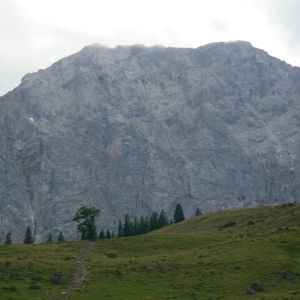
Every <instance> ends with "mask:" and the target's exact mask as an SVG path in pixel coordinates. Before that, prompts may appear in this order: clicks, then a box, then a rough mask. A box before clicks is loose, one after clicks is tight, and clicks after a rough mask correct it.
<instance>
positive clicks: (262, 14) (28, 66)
mask: <svg viewBox="0 0 300 300" xmlns="http://www.w3.org/2000/svg"><path fill="white" fill-rule="evenodd" d="M299 14H300V0H105V1H102V0H84V1H81V0H26V1H24V0H0V42H1V47H0V66H1V67H0V96H1V95H3V94H5V93H7V92H8V91H10V90H12V89H13V88H15V87H16V86H18V85H19V84H20V81H21V78H22V77H23V76H24V75H25V74H27V73H30V72H36V71H37V70H38V69H44V68H46V67H49V66H50V65H52V64H53V63H54V62H55V61H57V60H59V59H60V58H63V57H66V56H69V55H71V54H73V53H75V52H78V51H80V50H81V49H82V48H83V47H84V46H86V45H89V44H93V43H100V44H103V45H106V46H109V47H115V46H117V45H132V44H144V45H146V46H152V45H156V44H160V45H164V46H166V47H170V46H171V47H192V48H196V47H199V46H202V45H205V44H207V43H211V42H218V41H223V42H226V41H232V40H244V41H249V42H250V43H251V44H252V45H253V46H254V47H257V48H260V49H263V50H265V51H267V52H268V53H269V54H270V55H272V56H275V57H277V58H280V59H281V60H284V61H286V62H287V63H289V64H291V65H294V66H300V17H299Z"/></svg>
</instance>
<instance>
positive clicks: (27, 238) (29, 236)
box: [23, 226, 34, 244]
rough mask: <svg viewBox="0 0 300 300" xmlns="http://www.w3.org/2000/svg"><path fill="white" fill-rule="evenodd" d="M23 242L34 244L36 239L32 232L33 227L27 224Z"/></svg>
mask: <svg viewBox="0 0 300 300" xmlns="http://www.w3.org/2000/svg"><path fill="white" fill-rule="evenodd" d="M23 242H24V244H33V242H34V239H33V236H32V233H31V229H30V227H29V226H27V228H26V231H25V235H24V240H23Z"/></svg>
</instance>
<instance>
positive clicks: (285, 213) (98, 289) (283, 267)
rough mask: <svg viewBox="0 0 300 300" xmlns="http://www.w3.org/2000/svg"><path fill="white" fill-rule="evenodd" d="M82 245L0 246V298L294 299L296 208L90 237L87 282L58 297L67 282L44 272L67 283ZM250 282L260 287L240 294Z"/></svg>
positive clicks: (297, 288)
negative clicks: (118, 235)
mask: <svg viewBox="0 0 300 300" xmlns="http://www.w3.org/2000/svg"><path fill="white" fill-rule="evenodd" d="M234 223H235V224H234ZM230 225H231V226H230ZM227 226H229V227H227ZM84 243H87V242H83V241H80V242H66V243H53V244H39V245H9V246H6V245H0V254H1V256H0V299H1V300H2V299H60V298H61V299H70V300H71V299H74V300H75V299H90V300H93V299H145V300H151V299H152V300H154V299H204V300H207V299H213V300H216V299H230V300H235V299H236V300H242V299H261V300H263V299H265V300H267V299H268V300H271V299H272V300H275V299H277V300H287V299H289V300H291V299H300V204H295V205H292V204H291V205H277V206H269V207H258V208H247V209H238V210H231V211H220V212H215V213H210V214H206V215H203V216H199V217H193V218H191V219H189V220H186V221H184V222H181V223H178V224H173V225H169V226H167V227H164V228H163V229H161V230H158V231H154V232H151V233H149V234H146V235H141V236H134V237H128V238H115V239H106V240H98V241H97V242H96V244H95V246H94V248H93V250H92V251H91V252H90V254H89V255H88V256H87V257H86V260H85V262H84V263H85V265H86V268H87V269H88V270H89V277H88V279H87V280H85V281H84V282H82V284H81V285H80V288H79V289H78V290H76V291H73V292H71V293H70V294H68V295H67V296H63V295H61V292H62V291H63V290H64V289H66V287H67V286H68V284H69V283H70V281H69V282H67V283H66V284H65V285H61V286H59V285H53V284H51V282H50V277H51V274H52V273H53V272H61V273H62V274H64V275H67V277H68V278H72V272H73V270H74V265H75V258H74V256H76V254H77V253H78V250H79V248H81V247H82V246H83V245H84ZM66 257H68V259H66ZM19 258H20V259H19ZM7 262H9V264H7ZM287 271H288V272H287ZM14 276H19V277H20V279H15V278H14ZM256 282H260V283H261V289H262V290H261V291H257V292H255V293H254V294H246V293H245V291H244V289H245V288H250V285H251V284H252V283H256ZM30 286H40V287H41V289H39V290H34V289H29V288H28V287H30ZM12 287H15V289H16V290H13V289H11V288H12ZM3 288H4V289H3ZM59 297H60V298H59Z"/></svg>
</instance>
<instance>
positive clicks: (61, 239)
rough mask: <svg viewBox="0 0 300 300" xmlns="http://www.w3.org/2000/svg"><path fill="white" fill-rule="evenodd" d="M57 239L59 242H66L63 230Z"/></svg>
mask: <svg viewBox="0 0 300 300" xmlns="http://www.w3.org/2000/svg"><path fill="white" fill-rule="evenodd" d="M57 241H58V242H64V241H65V237H64V235H63V233H62V232H61V231H60V232H59V235H58V237H57Z"/></svg>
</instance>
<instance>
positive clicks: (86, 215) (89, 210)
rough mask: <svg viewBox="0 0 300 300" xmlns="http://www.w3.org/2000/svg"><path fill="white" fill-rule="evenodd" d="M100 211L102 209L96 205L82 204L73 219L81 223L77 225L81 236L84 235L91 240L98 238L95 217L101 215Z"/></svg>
mask: <svg viewBox="0 0 300 300" xmlns="http://www.w3.org/2000/svg"><path fill="white" fill-rule="evenodd" d="M100 212H101V211H100V209H97V208H95V207H94V206H92V207H86V206H82V207H80V208H79V209H78V210H77V212H76V215H75V217H74V218H73V221H76V222H77V223H79V224H78V225H77V231H78V232H80V233H81V238H82V237H84V238H86V239H91V240H95V239H96V238H97V229H96V225H95V218H96V217H97V216H99V214H100ZM81 220H82V221H81Z"/></svg>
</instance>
